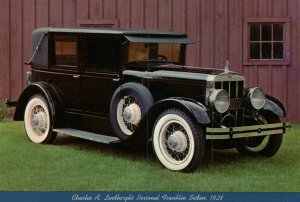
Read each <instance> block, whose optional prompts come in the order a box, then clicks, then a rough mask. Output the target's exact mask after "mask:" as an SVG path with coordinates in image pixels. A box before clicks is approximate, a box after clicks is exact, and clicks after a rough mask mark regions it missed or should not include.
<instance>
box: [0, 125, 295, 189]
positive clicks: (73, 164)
mask: <svg viewBox="0 0 300 202" xmlns="http://www.w3.org/2000/svg"><path fill="white" fill-rule="evenodd" d="M299 131H300V125H293V129H292V132H291V133H290V134H289V135H286V136H285V137H284V142H283V145H282V147H281V149H280V151H279V153H277V155H276V156H274V157H273V158H270V159H263V158H250V157H249V158H248V157H242V156H240V155H239V154H238V153H237V152H236V151H235V150H227V151H214V152H210V153H208V154H207V156H206V158H205V161H204V163H203V164H202V165H201V166H200V167H199V168H198V169H197V170H196V171H195V172H194V173H179V172H172V171H169V170H167V169H165V168H163V167H162V166H160V164H159V163H158V162H157V161H156V159H155V157H154V155H153V154H152V153H151V152H150V153H147V152H141V151H140V152H137V151H136V150H130V151H128V150H125V149H120V148H117V147H115V146H112V145H104V144H99V143H94V142H89V141H85V140H81V139H76V138H72V137H67V136H63V135H59V136H58V137H57V139H56V141H55V142H54V144H53V145H38V144H33V143H30V142H29V140H28V139H27V137H26V136H25V133H24V130H23V122H12V121H9V120H6V121H2V122H0V155H1V160H0V182H1V183H0V191H199V192H206V191H212V192H215V191H222V192H223V191H224V192H227V191H235V192H240V191H242V192H244V191H246V192H248V191H249V192H256V191H263V192H286V191H288V192H290V191H291V192H299V191H300V183H299V177H300V161H299V159H300V152H299V151H300V144H299V142H300V136H299Z"/></svg>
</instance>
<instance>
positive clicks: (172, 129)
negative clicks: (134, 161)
mask: <svg viewBox="0 0 300 202" xmlns="http://www.w3.org/2000/svg"><path fill="white" fill-rule="evenodd" d="M190 43H192V41H191V40H190V39H189V38H188V37H187V36H186V35H185V34H182V33H175V32H158V31H147V30H121V29H96V28H93V29H89V28H87V29H83V28H74V29H71V28H40V29H36V30H35V31H33V33H32V57H31V58H30V60H29V62H28V63H27V64H29V65H31V72H29V73H28V74H27V77H28V84H29V85H28V87H27V88H26V89H25V90H24V91H23V92H22V94H21V96H20V97H19V99H18V101H17V104H16V111H15V115H14V120H16V121H22V120H24V123H25V124H24V125H25V130H26V134H27V136H28V138H29V139H30V140H31V141H32V142H34V143H51V142H52V141H53V140H54V138H55V137H56V134H57V133H63V134H66V135H70V136H75V137H79V138H84V139H88V140H92V141H97V142H102V143H113V144H121V145H122V144H123V145H126V146H130V145H131V146H132V147H134V146H135V145H137V144H138V145H142V143H151V144H152V145H153V150H154V153H155V154H156V156H157V158H158V160H159V161H160V163H161V164H162V165H163V166H165V167H167V168H168V169H171V170H176V171H192V170H194V169H195V168H196V167H197V166H198V165H199V163H200V162H201V160H202V159H203V156H204V153H205V151H206V150H208V149H211V148H214V149H228V148H236V149H237V150H238V151H239V152H240V153H241V154H244V155H252V156H263V157H271V156H273V155H274V154H275V153H276V152H277V151H278V150H279V147H280V145H281V142H282V136H283V134H284V133H286V130H287V129H288V128H290V124H289V123H287V122H284V121H283V118H284V117H285V116H286V112H285V108H284V106H283V105H282V104H281V103H280V102H279V101H278V100H277V99H275V98H273V97H271V96H269V95H265V94H264V92H263V90H262V89H260V88H259V87H252V88H246V87H245V78H244V77H243V76H242V75H240V74H239V73H236V72H233V71H230V69H229V67H230V65H229V63H227V64H226V66H225V68H224V69H216V68H202V67H190V66H185V54H186V46H187V45H188V44H190ZM224 63H225V61H224Z"/></svg>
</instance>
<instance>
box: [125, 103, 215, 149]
mask: <svg viewBox="0 0 300 202" xmlns="http://www.w3.org/2000/svg"><path fill="white" fill-rule="evenodd" d="M170 108H178V109H180V110H182V111H184V112H185V113H187V114H188V115H190V116H191V118H192V119H193V120H194V121H195V122H196V123H198V124H200V125H207V124H209V123H210V122H211V120H210V118H209V116H208V114H207V109H206V107H205V106H204V105H202V104H201V103H200V102H198V101H196V100H193V99H186V98H181V97H172V98H167V99H164V100H160V101H159V102H156V103H155V104H154V105H152V107H151V108H150V109H149V110H148V112H147V113H146V114H145V116H144V118H143V119H142V121H141V122H140V124H139V127H138V129H137V130H136V131H135V132H134V133H133V134H132V135H131V136H130V137H129V138H127V139H126V140H123V141H122V143H123V144H124V145H126V146H128V145H132V144H134V145H140V146H142V147H145V145H146V144H147V143H148V141H149V140H151V138H152V129H153V126H154V123H155V121H156V119H157V117H158V116H159V114H161V113H162V112H164V111H165V110H167V109H170Z"/></svg>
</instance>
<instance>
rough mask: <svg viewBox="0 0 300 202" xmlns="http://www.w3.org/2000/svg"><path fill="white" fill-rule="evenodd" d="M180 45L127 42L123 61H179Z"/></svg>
mask: <svg viewBox="0 0 300 202" xmlns="http://www.w3.org/2000/svg"><path fill="white" fill-rule="evenodd" d="M180 46H181V45H180V44H157V43H137V42H128V43H127V44H126V46H125V51H124V53H125V55H124V62H125V63H127V62H134V61H143V60H165V61H168V62H174V63H181V62H182V61H181V54H180V50H181V48H180Z"/></svg>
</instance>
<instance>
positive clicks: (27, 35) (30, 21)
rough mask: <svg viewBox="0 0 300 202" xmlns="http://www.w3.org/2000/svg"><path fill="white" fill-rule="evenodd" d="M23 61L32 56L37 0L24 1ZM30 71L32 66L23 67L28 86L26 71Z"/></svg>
mask: <svg viewBox="0 0 300 202" xmlns="http://www.w3.org/2000/svg"><path fill="white" fill-rule="evenodd" d="M22 13H23V17H22V20H23V21H22V22H23V45H22V46H23V62H24V61H28V60H29V59H30V57H31V34H32V31H33V30H34V29H35V19H36V18H35V0H27V1H26V3H25V2H23V12H22ZM27 71H30V66H28V65H24V67H23V68H22V75H23V76H22V85H23V88H24V87H25V86H26V79H25V78H26V77H25V72H27Z"/></svg>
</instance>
